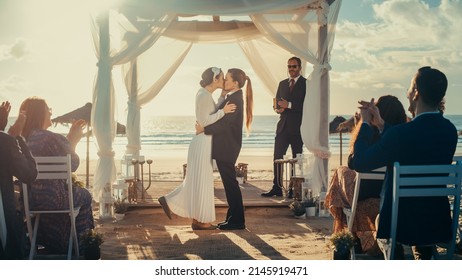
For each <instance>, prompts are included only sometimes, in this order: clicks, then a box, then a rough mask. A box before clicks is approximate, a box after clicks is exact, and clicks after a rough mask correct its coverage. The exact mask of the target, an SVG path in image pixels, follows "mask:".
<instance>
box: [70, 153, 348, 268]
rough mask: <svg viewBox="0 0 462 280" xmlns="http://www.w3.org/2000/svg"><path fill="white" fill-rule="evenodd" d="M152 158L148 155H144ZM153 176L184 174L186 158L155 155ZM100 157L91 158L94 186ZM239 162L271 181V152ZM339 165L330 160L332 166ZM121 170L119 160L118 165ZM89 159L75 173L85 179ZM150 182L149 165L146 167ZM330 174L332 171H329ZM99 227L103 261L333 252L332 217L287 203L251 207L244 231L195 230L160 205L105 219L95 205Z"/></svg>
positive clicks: (304, 256) (252, 175)
mask: <svg viewBox="0 0 462 280" xmlns="http://www.w3.org/2000/svg"><path fill="white" fill-rule="evenodd" d="M146 159H149V157H146ZM153 161H154V163H153V165H152V170H151V171H152V177H151V178H152V180H154V181H158V182H161V181H178V183H179V182H180V181H181V180H182V178H183V163H185V159H183V158H174V157H168V158H167V157H164V158H158V159H153ZM96 162H97V161H96V160H91V161H90V174H91V175H90V185H91V184H92V180H93V174H94V170H95V166H96ZM238 162H245V163H248V164H249V165H248V170H249V171H248V180H249V182H252V180H259V181H266V180H267V185H268V186H270V185H271V180H272V155H268V156H246V155H241V156H240V158H239V160H238ZM338 164H339V157H338V156H333V157H332V158H331V164H330V165H329V166H330V168H335V167H336V166H338ZM116 166H117V168H118V172H120V169H119V168H120V164H116ZM85 170H86V168H85V160H83V161H82V162H81V165H80V167H79V169H78V170H77V172H76V173H77V175H78V176H79V178H80V179H81V180H82V181H85ZM144 173H145V174H146V177H145V180H147V168H146V167H145V168H144ZM329 176H330V175H329ZM226 209H227V207H226V206H225V207H217V208H216V211H217V214H216V215H217V221H221V220H223V219H224V217H225V215H226ZM94 217H95V222H96V228H97V230H98V231H99V232H102V233H103V234H104V239H105V242H104V244H103V245H102V247H101V249H102V259H108V260H124V259H129V260H139V259H148V260H153V259H154V260H155V259H157V260H172V259H191V260H226V259H228V260H252V259H254V260H265V259H272V260H327V259H330V258H331V251H330V249H329V248H328V246H327V242H326V238H327V237H328V236H329V235H330V234H331V229H332V218H331V217H312V218H307V219H296V218H294V216H293V214H292V213H291V211H290V210H289V208H288V207H287V205H283V206H279V207H247V208H246V225H247V229H246V230H240V231H219V230H211V231H193V230H192V229H191V226H190V224H191V220H190V219H187V218H181V217H176V218H175V219H173V220H169V219H168V218H167V217H166V215H165V214H164V213H163V211H162V209H161V208H159V207H158V205H155V206H153V207H143V208H140V207H131V208H130V210H129V211H128V212H127V214H126V216H125V218H124V220H122V221H115V220H114V219H111V218H109V219H107V218H106V219H102V218H100V217H99V211H98V204H97V203H95V205H94Z"/></svg>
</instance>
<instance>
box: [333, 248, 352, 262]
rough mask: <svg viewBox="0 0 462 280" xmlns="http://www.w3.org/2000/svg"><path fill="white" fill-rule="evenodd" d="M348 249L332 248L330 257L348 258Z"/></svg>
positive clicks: (335, 258)
mask: <svg viewBox="0 0 462 280" xmlns="http://www.w3.org/2000/svg"><path fill="white" fill-rule="evenodd" d="M350 253H351V252H350V249H342V250H339V251H337V250H336V249H334V250H333V251H332V259H333V260H349V259H351V258H350Z"/></svg>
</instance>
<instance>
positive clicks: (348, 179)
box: [326, 95, 406, 252]
mask: <svg viewBox="0 0 462 280" xmlns="http://www.w3.org/2000/svg"><path fill="white" fill-rule="evenodd" d="M375 106H376V108H377V109H378V111H375V112H374V113H375V114H376V117H375V119H376V120H377V121H376V122H371V123H374V126H373V131H374V134H373V137H372V138H371V143H373V142H376V141H378V139H379V138H380V135H381V133H380V131H382V133H383V132H384V130H385V129H386V128H387V127H389V126H393V125H397V124H401V123H404V122H406V113H405V110H404V107H403V105H402V104H401V102H400V101H399V100H398V98H396V97H395V96H392V95H385V96H382V97H380V98H379V99H378V100H377V102H376V104H375ZM354 120H355V123H356V125H355V127H354V128H353V131H352V133H351V141H350V155H349V156H348V167H346V166H340V167H339V168H338V169H337V170H336V171H335V172H334V174H333V176H332V179H331V181H330V184H329V190H328V192H327V195H326V206H327V207H329V209H330V212H331V214H332V216H333V217H334V228H333V231H334V233H336V232H339V231H342V230H343V229H344V228H346V227H347V223H346V217H345V214H344V213H343V208H344V207H346V208H351V204H352V201H353V194H354V186H355V179H356V172H355V171H354V170H352V166H351V164H352V161H353V158H354V154H355V153H354V147H353V143H354V142H355V139H356V137H357V134H358V131H359V127H360V126H361V119H360V115H359V114H355V116H354ZM361 184H362V186H361V188H364V189H363V190H366V192H362V194H363V195H362V196H360V197H359V198H358V207H357V208H356V211H357V212H356V215H355V218H354V223H353V228H352V233H353V234H354V235H355V236H356V237H357V240H358V242H359V243H360V244H361V245H362V247H361V251H365V252H368V251H369V250H370V249H373V248H374V247H375V246H374V245H375V241H374V238H373V236H372V233H373V232H374V231H375V225H374V222H375V218H376V216H377V214H378V212H379V202H380V200H379V198H380V197H379V194H377V193H374V192H373V191H371V192H367V189H370V190H376V189H380V186H381V184H382V183H381V182H379V181H377V180H363V181H361ZM358 248H359V247H358Z"/></svg>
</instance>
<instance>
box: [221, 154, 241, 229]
mask: <svg viewBox="0 0 462 280" xmlns="http://www.w3.org/2000/svg"><path fill="white" fill-rule="evenodd" d="M216 163H217V167H218V172H220V176H221V180H222V182H223V186H224V188H225V194H226V200H227V201H228V212H227V213H226V221H228V223H230V224H245V218H244V203H243V202H242V193H241V189H240V188H239V183H238V182H237V180H236V168H235V164H234V163H231V162H224V161H218V160H217V161H216Z"/></svg>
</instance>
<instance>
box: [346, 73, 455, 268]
mask: <svg viewBox="0 0 462 280" xmlns="http://www.w3.org/2000/svg"><path fill="white" fill-rule="evenodd" d="M447 86H448V81H447V78H446V76H445V75H444V74H443V73H442V72H441V71H439V70H437V69H433V68H431V67H428V66H427V67H422V68H420V69H419V70H418V71H417V73H416V74H415V75H414V77H413V78H412V80H411V84H410V87H409V90H408V92H407V98H408V99H409V104H410V106H409V111H410V112H413V113H414V114H415V117H414V119H413V120H412V121H411V122H408V123H405V124H401V125H396V126H393V127H390V128H389V129H387V131H386V133H384V134H383V135H382V137H381V138H380V140H379V141H378V142H376V143H373V144H372V143H371V139H372V137H373V128H372V126H371V124H372V122H373V120H372V116H373V111H375V110H376V109H375V108H374V104H372V103H370V102H366V101H361V102H360V104H361V107H360V109H361V110H360V113H361V118H362V120H363V123H362V124H361V127H360V130H359V133H358V136H357V138H356V141H355V143H354V151H355V155H354V158H353V160H352V166H353V167H354V169H355V170H356V171H358V172H368V171H371V170H373V169H376V168H379V167H381V166H387V174H386V176H385V182H384V184H383V190H382V194H381V198H382V201H381V208H380V215H379V219H378V229H377V238H378V239H389V238H390V234H391V233H390V227H391V209H392V196H393V164H394V162H399V163H400V164H401V165H434V164H451V162H452V159H453V156H454V152H455V150H456V146H457V130H456V128H455V126H454V125H453V124H452V123H451V122H450V121H449V120H447V119H446V118H444V117H443V115H442V114H441V113H440V111H439V110H438V108H439V107H440V104H441V101H442V100H443V98H444V96H445V94H446V89H447ZM398 211H399V213H400V216H399V219H398V225H397V236H396V241H397V242H398V243H400V244H406V245H411V246H413V253H414V258H416V259H430V258H431V257H432V251H433V246H427V245H429V244H437V243H446V242H448V241H449V240H450V239H451V213H450V205H449V201H448V198H447V197H409V198H406V199H403V200H402V202H400V204H399V210H398ZM400 247H401V248H402V246H400ZM397 249H398V250H397V251H396V254H395V256H392V257H393V258H401V257H403V256H404V255H403V254H402V250H400V249H399V248H398V247H397Z"/></svg>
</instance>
